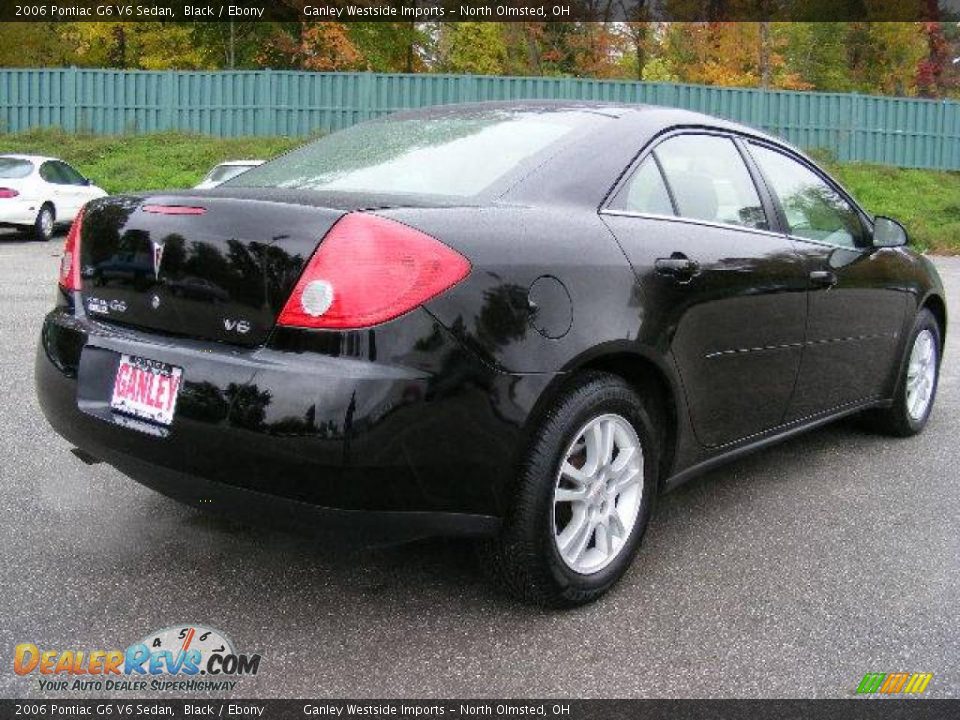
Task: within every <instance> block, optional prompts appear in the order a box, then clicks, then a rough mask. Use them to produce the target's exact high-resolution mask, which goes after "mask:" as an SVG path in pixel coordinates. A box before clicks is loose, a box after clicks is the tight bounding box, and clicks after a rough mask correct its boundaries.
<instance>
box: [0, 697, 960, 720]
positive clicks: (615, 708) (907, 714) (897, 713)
mask: <svg viewBox="0 0 960 720" xmlns="http://www.w3.org/2000/svg"><path fill="white" fill-rule="evenodd" d="M146 717H148V718H156V717H171V718H212V717H216V718H228V719H230V720H235V719H236V718H268V719H270V720H273V719H274V718H282V719H284V720H286V719H287V718H324V719H328V718H367V719H369V720H376V719H379V718H415V719H419V718H455V719H456V720H461V719H464V718H487V717H491V718H560V719H562V720H566V719H570V720H605V719H606V718H611V719H614V718H638V719H642V720H661V719H662V720H667V719H668V718H669V719H670V720H673V719H679V720H701V719H702V720H708V719H709V720H765V719H766V718H776V719H777V720H792V719H794V718H796V719H797V720H800V719H803V720H806V719H810V720H814V719H815V720H833V719H834V718H836V719H837V720H847V719H848V718H849V719H851V720H874V719H877V720H885V719H886V718H902V719H903V720H913V719H914V718H916V719H918V720H919V719H923V720H940V719H941V718H960V700H921V699H914V700H900V699H861V700H853V699H851V700H355V701H354V700H198V699H193V700H127V699H119V700H0V720H6V719H7V718H110V719H111V720H112V719H113V718H146Z"/></svg>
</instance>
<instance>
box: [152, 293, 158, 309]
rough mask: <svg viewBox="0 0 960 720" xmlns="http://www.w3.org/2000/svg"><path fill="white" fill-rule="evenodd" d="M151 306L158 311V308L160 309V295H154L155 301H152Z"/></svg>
mask: <svg viewBox="0 0 960 720" xmlns="http://www.w3.org/2000/svg"><path fill="white" fill-rule="evenodd" d="M150 306H151V307H152V308H153V309H154V310H156V309H157V308H158V307H160V296H159V295H154V296H153V300H151V301H150Z"/></svg>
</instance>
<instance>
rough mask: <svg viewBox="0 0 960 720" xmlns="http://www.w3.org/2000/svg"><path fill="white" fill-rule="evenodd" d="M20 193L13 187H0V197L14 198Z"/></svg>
mask: <svg viewBox="0 0 960 720" xmlns="http://www.w3.org/2000/svg"><path fill="white" fill-rule="evenodd" d="M19 194H20V193H19V192H17V191H16V190H14V189H13V188H0V199H4V200H6V199H9V198H15V197H17V195H19Z"/></svg>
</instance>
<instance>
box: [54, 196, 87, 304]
mask: <svg viewBox="0 0 960 720" xmlns="http://www.w3.org/2000/svg"><path fill="white" fill-rule="evenodd" d="M85 209H86V208H80V212H78V213H77V217H76V219H74V221H73V224H72V225H71V226H70V232H68V233H67V241H66V242H65V243H64V245H63V257H62V258H60V287H62V288H63V289H64V290H79V289H80V232H81V231H82V230H83V211H84V210H85Z"/></svg>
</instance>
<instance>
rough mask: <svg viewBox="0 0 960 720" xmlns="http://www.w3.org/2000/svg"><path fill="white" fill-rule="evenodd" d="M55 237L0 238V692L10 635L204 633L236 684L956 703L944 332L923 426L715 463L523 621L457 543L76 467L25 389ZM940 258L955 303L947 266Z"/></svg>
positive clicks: (953, 527)
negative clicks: (244, 668)
mask: <svg viewBox="0 0 960 720" xmlns="http://www.w3.org/2000/svg"><path fill="white" fill-rule="evenodd" d="M61 244H62V237H58V238H57V239H56V240H55V241H54V242H53V243H50V244H38V243H34V242H28V241H25V240H23V239H20V238H17V237H15V236H12V235H0V348H2V353H0V397H2V399H0V497H2V502H0V507H2V513H3V519H2V523H0V548H2V550H0V596H2V597H0V600H2V607H3V608H4V610H3V622H2V623H0V660H2V662H0V668H2V669H0V695H2V696H4V697H26V696H34V697H36V696H41V695H44V694H43V693H41V692H40V691H39V690H38V688H37V683H36V680H35V679H26V678H21V677H18V676H16V675H15V674H14V673H13V671H12V654H13V648H14V646H15V645H16V644H18V643H23V642H33V643H36V644H38V645H41V646H44V647H47V648H51V649H54V648H56V649H68V648H103V649H112V648H123V647H126V646H127V645H129V644H130V643H132V642H135V641H136V640H138V639H140V638H141V637H143V636H144V635H146V634H147V633H148V632H150V631H152V630H155V629H158V628H163V627H167V626H171V625H177V624H180V623H203V624H206V625H209V626H212V627H215V628H219V629H220V630H222V631H224V632H225V633H226V634H227V635H228V636H229V637H230V638H232V640H233V641H234V643H235V645H236V646H237V647H238V649H240V650H243V651H246V652H259V653H261V654H262V655H263V663H262V665H261V668H260V673H259V674H258V675H257V676H256V677H255V678H247V679H244V680H243V681H242V682H241V683H240V684H239V686H238V688H237V690H236V691H235V693H234V695H233V696H234V697H246V698H254V697H291V696H292V697H316V698H320V697H397V696H404V697H488V696H497V697H578V696H579V697H849V696H851V695H852V694H853V691H854V689H855V688H856V686H857V684H858V682H859V680H860V678H861V677H862V676H863V675H864V673H866V672H893V671H908V672H921V671H922V672H932V673H933V674H934V678H933V681H932V682H931V683H930V686H929V689H928V691H927V694H928V695H930V696H933V697H956V696H960V642H958V640H960V482H958V480H960V473H958V467H960V445H958V440H957V439H958V438H960V412H958V410H960V372H958V365H957V357H958V355H960V339H958V337H960V333H958V332H957V331H956V330H953V331H952V332H951V333H950V335H949V339H948V346H947V350H946V360H945V362H944V365H943V374H942V379H941V384H940V394H939V397H938V401H937V407H936V409H935V411H934V415H933V418H932V419H931V421H930V425H929V427H928V429H927V431H926V432H925V433H924V434H923V435H921V436H920V437H917V438H913V439H910V440H893V439H889V438H883V437H875V436H872V435H869V434H867V433H865V432H864V431H862V430H860V429H859V428H858V427H857V426H856V425H855V424H854V423H850V422H847V423H841V424H836V425H831V426H828V427H826V428H823V429H821V430H818V431H815V432H813V433H812V434H808V435H806V436H804V437H801V438H798V439H794V440H791V441H789V442H786V443H784V444H782V445H779V446H776V447H774V448H772V449H769V450H766V451H764V452H762V453H760V454H756V455H753V456H751V457H749V458H746V459H744V460H741V461H739V462H737V463H735V464H732V465H728V466H726V467H724V468H722V469H719V470H716V471H714V472H712V473H710V474H709V475H706V476H704V477H702V478H701V479H698V480H696V481H694V482H692V483H690V484H688V485H687V486H685V487H683V488H681V489H680V490H678V491H677V492H675V493H673V494H671V495H669V496H667V497H665V498H664V499H663V500H662V502H661V503H660V506H659V509H658V514H657V516H656V517H655V519H654V522H653V525H652V527H651V529H650V532H649V533H648V535H647V539H646V541H645V543H644V546H643V547H642V549H641V552H640V555H639V557H638V559H637V562H636V563H635V564H634V567H633V569H632V570H631V572H630V573H629V574H628V575H627V577H626V578H625V579H624V581H623V582H621V583H620V585H618V586H617V588H616V589H615V590H614V591H613V592H612V593H611V594H610V595H608V596H607V597H606V598H604V599H603V600H601V601H600V602H598V603H596V604H594V605H592V606H590V607H587V608H583V609H579V610H576V611H572V612H562V613H542V612H539V611H537V610H534V609H530V608H526V607H522V606H518V605H516V604H514V603H513V602H512V601H510V600H508V599H505V598H503V597H501V596H500V595H499V594H497V593H496V591H494V590H493V589H491V587H490V586H488V585H487V583H486V582H485V581H484V580H483V578H482V576H481V574H480V572H479V570H478V568H477V567H476V565H475V564H474V562H473V560H472V558H471V555H470V553H469V548H468V546H467V545H465V544H464V543H461V542H447V541H430V542H422V543H419V544H416V545H412V546H406V547H397V548H389V549H377V550H361V549H353V550H350V549H347V550H344V549H335V550H333V549H330V548H328V547H325V546H323V545H321V544H318V543H317V542H316V541H312V540H309V539H305V538H299V537H294V536H289V535H285V534H282V533H279V532H275V531H267V530H263V529H257V528H248V527H244V526H240V525H238V524H235V523H232V522H230V521H226V520H220V519H217V518H213V517H209V516H206V515H204V514H203V513H201V512H198V511H195V510H193V509H190V508H186V507H183V506H180V505H178V504H176V503H175V502H173V501H171V500H167V499H165V498H164V497H161V496H160V495H157V494H154V493H153V492H151V491H149V490H147V489H145V488H143V487H141V486H139V485H137V484H136V483H134V482H132V481H130V480H127V479H126V478H125V477H124V476H122V475H120V474H119V473H118V472H116V471H114V470H112V469H110V468H108V467H106V466H104V465H97V466H86V465H84V464H82V463H81V462H79V461H78V460H77V459H76V458H75V457H74V456H73V455H71V454H70V452H69V446H68V445H67V443H66V442H65V441H63V440H61V439H60V438H59V437H58V436H57V435H55V434H54V433H53V431H52V430H50V429H49V428H48V427H47V425H46V422H45V421H44V419H43V416H42V415H41V413H40V410H39V407H38V405H37V403H36V400H35V398H34V390H33V360H34V350H35V346H36V340H37V336H38V330H39V327H40V322H41V318H42V317H43V314H44V313H45V312H46V311H47V309H48V306H49V305H50V303H51V298H52V296H53V293H54V283H55V278H56V270H57V267H58V262H59V251H60V246H61ZM938 266H939V267H940V270H941V273H942V274H943V277H944V280H945V282H946V284H947V290H948V294H949V300H950V312H951V313H952V315H953V317H960V258H954V259H943V260H938ZM45 696H46V697H67V696H66V695H62V694H61V695H56V694H54V695H50V694H46V695H45ZM85 697H89V696H85Z"/></svg>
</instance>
